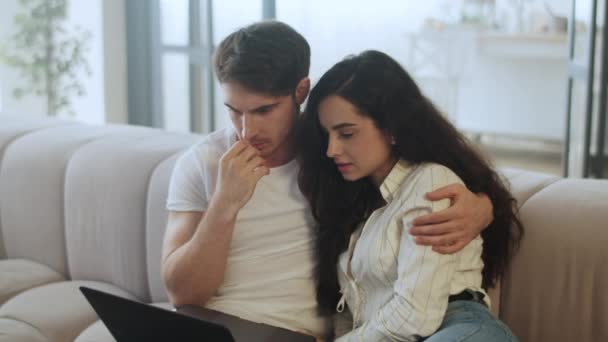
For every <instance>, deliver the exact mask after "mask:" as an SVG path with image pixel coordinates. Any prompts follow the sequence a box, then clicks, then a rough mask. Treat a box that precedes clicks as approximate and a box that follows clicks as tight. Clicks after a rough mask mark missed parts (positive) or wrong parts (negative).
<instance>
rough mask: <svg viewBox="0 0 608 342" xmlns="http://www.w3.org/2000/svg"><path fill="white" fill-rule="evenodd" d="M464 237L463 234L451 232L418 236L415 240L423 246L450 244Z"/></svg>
mask: <svg viewBox="0 0 608 342" xmlns="http://www.w3.org/2000/svg"><path fill="white" fill-rule="evenodd" d="M462 238H463V236H462V235H461V234H458V233H451V234H443V235H437V236H417V237H416V238H415V239H416V240H415V241H416V244H418V245H421V246H445V245H448V246H450V245H453V244H454V243H456V242H457V241H459V240H460V239H462Z"/></svg>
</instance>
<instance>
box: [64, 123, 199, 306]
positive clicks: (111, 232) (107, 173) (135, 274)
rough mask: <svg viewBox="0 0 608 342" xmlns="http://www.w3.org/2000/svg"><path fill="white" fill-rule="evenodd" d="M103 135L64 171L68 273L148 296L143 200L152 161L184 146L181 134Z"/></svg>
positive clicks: (145, 297) (75, 155) (79, 151)
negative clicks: (108, 137)
mask: <svg viewBox="0 0 608 342" xmlns="http://www.w3.org/2000/svg"><path fill="white" fill-rule="evenodd" d="M150 131H151V132H152V133H153V134H151V135H149V136H147V137H141V136H130V137H120V138H113V139H101V140H98V141H95V142H92V143H90V144H88V145H87V146H85V147H83V148H81V149H79V150H78V151H76V152H75V153H74V155H73V157H72V159H71V160H70V163H69V165H68V168H67V171H66V186H65V203H66V216H65V231H66V246H67V254H68V265H69V269H70V275H71V277H72V278H73V279H83V280H84V279H97V280H101V281H105V282H108V283H112V284H116V285H117V286H119V287H121V288H123V289H125V290H127V291H129V292H131V293H133V294H135V295H137V296H139V297H140V298H142V299H143V300H145V301H149V288H148V281H147V274H146V241H145V236H146V228H145V227H146V208H147V206H146V199H147V193H148V187H149V180H150V177H151V175H152V173H153V171H154V170H155V168H156V166H157V165H158V164H159V163H161V162H162V161H164V160H165V159H167V158H170V157H171V156H173V155H174V154H176V153H177V152H179V151H181V150H183V149H184V148H186V147H187V146H188V144H189V142H190V139H188V138H187V136H184V135H173V134H167V133H163V132H162V131H159V130H150Z"/></svg>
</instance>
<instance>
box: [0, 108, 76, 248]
mask: <svg viewBox="0 0 608 342" xmlns="http://www.w3.org/2000/svg"><path fill="white" fill-rule="evenodd" d="M67 124H69V123H68V122H65V121H60V120H51V119H48V118H42V117H38V116H36V117H31V116H6V115H5V116H0V173H1V172H2V161H3V160H4V155H5V151H6V149H7V148H8V146H10V145H11V144H12V143H13V142H14V141H16V140H17V139H19V138H20V137H21V136H23V135H25V134H28V133H29V132H33V131H36V130H40V129H44V128H47V127H54V126H60V125H67ZM7 184H10V179H9V178H6V179H3V178H0V259H3V258H6V249H5V243H4V241H3V238H4V234H2V211H3V210H2V208H3V205H2V203H3V202H4V203H7V201H9V202H10V201H11V197H12V195H13V194H12V193H11V192H9V189H7V188H6V185H7ZM2 194H4V196H2Z"/></svg>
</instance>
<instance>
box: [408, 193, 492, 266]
mask: <svg viewBox="0 0 608 342" xmlns="http://www.w3.org/2000/svg"><path fill="white" fill-rule="evenodd" d="M427 198H428V199H429V200H431V201H437V200H441V199H444V198H449V199H451V201H452V206H450V207H449V208H447V209H445V210H442V211H439V212H436V213H432V214H429V215H424V216H420V217H418V218H416V220H414V222H413V224H414V227H413V228H412V229H411V230H410V233H411V234H412V235H414V236H415V237H416V243H418V244H420V245H427V246H433V250H434V251H435V252H438V253H442V254H452V253H456V252H458V251H460V250H461V249H463V248H464V247H465V246H466V245H468V244H469V242H471V241H472V240H473V239H474V238H475V237H476V236H477V235H479V234H480V233H481V232H482V231H483V230H484V229H485V228H486V227H487V226H488V225H489V224H490V223H491V222H492V220H493V219H494V216H493V209H494V208H493V206H492V202H491V201H490V199H489V198H488V196H487V195H486V194H483V193H482V194H475V193H472V192H471V191H469V190H468V189H467V188H466V187H465V186H463V185H461V184H452V185H448V186H445V187H443V188H440V189H437V190H435V191H433V192H431V193H428V194H427Z"/></svg>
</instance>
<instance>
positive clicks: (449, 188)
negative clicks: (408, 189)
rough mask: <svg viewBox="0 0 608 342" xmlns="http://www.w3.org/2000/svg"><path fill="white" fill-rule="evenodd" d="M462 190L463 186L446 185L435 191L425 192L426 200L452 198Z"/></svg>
mask: <svg viewBox="0 0 608 342" xmlns="http://www.w3.org/2000/svg"><path fill="white" fill-rule="evenodd" d="M463 188H464V186H463V185H462V184H450V185H446V186H444V187H441V188H439V189H437V190H435V191H431V192H427V193H426V198H427V199H429V200H430V201H438V200H442V199H445V198H454V197H456V196H458V195H459V194H460V193H461V192H462V190H463Z"/></svg>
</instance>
